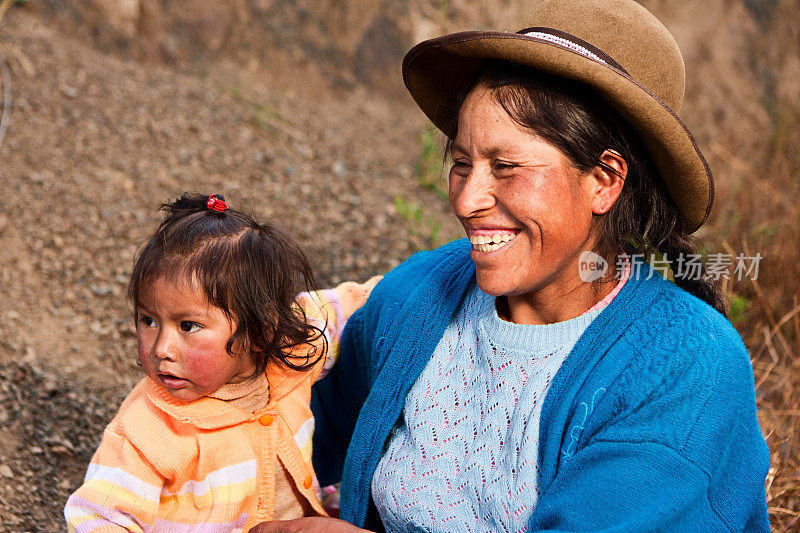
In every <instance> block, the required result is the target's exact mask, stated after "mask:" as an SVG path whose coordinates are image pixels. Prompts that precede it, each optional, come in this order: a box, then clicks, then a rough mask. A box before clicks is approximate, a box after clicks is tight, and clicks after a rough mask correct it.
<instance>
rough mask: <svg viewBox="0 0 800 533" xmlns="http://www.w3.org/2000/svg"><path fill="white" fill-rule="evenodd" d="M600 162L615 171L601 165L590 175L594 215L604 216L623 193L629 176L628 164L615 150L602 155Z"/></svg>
mask: <svg viewBox="0 0 800 533" xmlns="http://www.w3.org/2000/svg"><path fill="white" fill-rule="evenodd" d="M600 161H601V162H602V163H604V164H605V165H607V166H608V167H609V168H611V169H613V172H611V171H610V170H608V168H604V167H601V166H600V165H598V166H596V167H594V168H593V169H592V170H591V171H590V173H591V175H592V177H593V178H594V179H593V180H592V185H591V187H592V189H593V190H592V213H594V214H595V215H602V214H603V213H607V212H608V210H609V209H611V206H613V205H614V202H616V201H617V198H619V195H620V193H621V192H622V186H623V185H625V177H626V176H627V175H628V163H627V162H626V161H625V159H623V157H622V156H621V155H620V154H619V152H616V151H614V150H606V151H604V152H603V153H602V154H600Z"/></svg>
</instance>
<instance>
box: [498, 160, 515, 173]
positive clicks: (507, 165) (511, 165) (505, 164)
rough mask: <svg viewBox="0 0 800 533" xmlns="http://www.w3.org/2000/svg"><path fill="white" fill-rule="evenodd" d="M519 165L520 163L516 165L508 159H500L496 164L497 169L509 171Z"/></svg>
mask: <svg viewBox="0 0 800 533" xmlns="http://www.w3.org/2000/svg"><path fill="white" fill-rule="evenodd" d="M518 166H519V165H516V164H514V163H509V162H507V161H498V162H496V163H495V164H494V168H495V170H497V171H499V172H503V171H509V170H512V169H515V168H517V167H518Z"/></svg>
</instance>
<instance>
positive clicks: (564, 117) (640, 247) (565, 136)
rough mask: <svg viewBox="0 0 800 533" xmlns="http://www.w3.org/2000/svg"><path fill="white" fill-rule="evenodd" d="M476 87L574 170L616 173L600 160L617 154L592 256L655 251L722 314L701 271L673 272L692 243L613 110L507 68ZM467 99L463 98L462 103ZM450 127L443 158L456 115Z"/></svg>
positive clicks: (555, 82) (634, 137)
mask: <svg viewBox="0 0 800 533" xmlns="http://www.w3.org/2000/svg"><path fill="white" fill-rule="evenodd" d="M479 85H480V86H483V87H486V88H487V89H489V90H490V92H491V94H492V97H493V98H495V100H496V101H497V102H498V103H499V104H500V105H501V106H502V107H503V109H505V111H506V112H507V113H508V114H509V116H510V117H511V118H512V119H513V120H514V121H515V122H517V123H518V124H519V125H520V126H522V127H524V128H527V129H529V130H531V131H532V132H534V133H535V134H536V135H537V136H539V137H541V138H542V139H544V140H545V141H547V142H548V143H550V144H552V145H553V146H555V147H556V148H558V149H559V150H560V151H561V153H563V154H564V156H566V158H567V159H568V160H569V161H570V163H571V164H572V165H573V166H574V167H575V168H576V169H577V170H578V171H581V172H587V171H589V170H590V169H592V168H594V167H596V166H600V167H602V168H604V169H605V170H607V171H610V172H614V173H615V174H618V173H617V172H616V171H615V170H614V169H613V168H611V167H609V166H607V165H606V164H605V163H603V162H602V161H601V160H600V156H601V155H602V154H603V152H604V151H605V150H607V149H610V150H614V151H616V152H618V153H619V154H620V155H621V156H622V158H623V159H625V161H626V162H627V164H628V173H627V176H626V177H625V183H624V186H623V187H622V192H621V193H620V196H619V198H618V199H617V201H616V202H615V203H614V205H613V206H612V207H611V209H610V210H609V211H608V212H607V213H605V214H602V215H595V219H594V220H595V228H596V230H597V237H598V243H597V250H596V251H597V253H599V254H600V255H601V256H602V257H604V258H606V259H610V258H613V257H616V255H617V253H618V251H619V250H620V249H621V250H624V251H625V252H626V253H628V254H635V253H641V254H647V253H652V252H653V251H654V250H657V251H658V253H660V254H661V255H662V256H663V257H664V258H665V259H667V260H668V261H669V262H670V265H671V266H672V271H673V277H674V279H675V283H676V284H677V285H678V286H679V287H681V288H683V289H685V290H686V291H688V292H690V293H691V294H694V295H695V296H697V297H698V298H700V299H701V300H703V301H705V302H707V303H708V304H710V305H711V306H713V307H714V308H716V309H717V310H718V311H720V312H721V313H723V314H727V313H726V309H725V303H724V299H723V297H722V294H721V292H720V291H719V290H718V289H717V287H716V286H715V285H714V284H713V283H711V282H710V281H708V280H707V279H705V277H704V273H705V269H704V267H702V268H701V270H702V272H701V273H700V275H697V273H696V272H689V271H687V272H682V271H681V269H680V268H679V261H680V260H681V259H680V258H681V257H685V256H686V255H688V254H694V253H696V251H697V245H696V243H695V240H694V239H693V238H692V237H691V236H690V235H689V234H688V233H686V232H684V231H683V230H682V229H681V226H680V219H679V216H678V209H677V207H676V205H675V202H674V201H673V200H672V198H671V197H670V196H669V193H668V192H667V190H666V188H665V186H664V183H663V181H662V180H661V178H660V176H659V173H658V170H657V169H656V167H655V164H654V163H653V160H652V158H651V157H650V154H649V152H648V151H647V148H646V147H645V145H644V141H642V138H641V137H640V136H639V135H638V134H637V133H636V131H635V130H634V129H633V128H632V127H631V126H630V125H629V124H628V122H627V121H625V120H624V119H623V118H622V117H621V116H620V114H619V113H618V112H617V111H616V110H615V109H614V108H612V107H611V106H610V105H608V104H607V103H606V102H605V101H604V100H603V99H602V98H601V97H599V96H598V95H597V94H596V93H595V92H594V91H593V90H592V89H591V88H590V87H589V86H587V85H585V84H583V83H580V82H577V81H574V80H569V79H566V78H561V77H557V76H553V75H550V74H546V73H543V72H540V71H536V70H533V69H531V68H528V67H525V66H522V65H518V64H515V63H509V62H507V61H496V60H495V61H489V62H488V63H487V64H486V66H485V67H484V68H483V69H482V71H481V72H480V74H479V75H478V77H477V79H476V83H475V84H474V85H473V87H477V86H479ZM467 94H468V93H465V94H463V95H461V102H462V103H463V101H464V99H466V96H467ZM459 108H460V105H459ZM452 120H453V123H452V126H451V127H450V128H449V131H451V132H453V133H452V137H451V138H450V139H449V140H448V146H447V148H448V150H447V152H448V153H449V149H450V148H451V145H452V142H453V139H454V137H455V132H456V131H457V129H458V116H457V115H456V116H454V117H452ZM612 264H614V263H613V262H612ZM692 274H694V275H692Z"/></svg>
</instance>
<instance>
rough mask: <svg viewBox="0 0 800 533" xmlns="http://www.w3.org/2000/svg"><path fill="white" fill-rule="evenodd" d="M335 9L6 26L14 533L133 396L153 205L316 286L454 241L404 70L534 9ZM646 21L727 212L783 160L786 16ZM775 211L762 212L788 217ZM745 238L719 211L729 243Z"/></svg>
mask: <svg viewBox="0 0 800 533" xmlns="http://www.w3.org/2000/svg"><path fill="white" fill-rule="evenodd" d="M344 4H346V5H340V3H338V2H317V1H313V2H312V1H311V0H298V1H297V2H291V3H289V2H279V1H275V2H273V1H271V0H231V2H218V1H217V0H186V2H181V3H180V7H175V6H177V4H170V3H167V2H159V1H158V0H124V1H123V0H63V1H58V2H56V1H54V0H41V1H39V2H16V3H15V5H14V6H13V7H12V8H11V10H10V11H9V12H8V14H7V15H6V17H5V18H4V19H3V20H2V22H0V53H2V56H3V58H4V60H5V63H6V65H7V66H8V69H7V72H4V74H3V90H4V91H6V92H8V91H9V90H10V91H11V94H12V97H13V100H12V105H11V106H10V107H6V106H3V109H4V111H5V112H6V113H7V116H8V118H9V122H8V129H7V131H6V132H5V137H4V139H3V140H2V144H0V301H2V305H0V532H2V531H14V532H17V531H60V530H62V529H63V526H62V518H61V509H62V508H63V505H64V502H65V500H66V498H67V496H68V495H69V493H70V492H71V491H72V490H74V488H75V487H76V486H77V485H78V484H79V483H80V481H81V479H82V476H83V474H84V472H85V468H86V465H87V463H88V461H89V459H90V457H91V454H92V452H93V450H94V448H95V446H96V445H97V443H98V441H99V436H100V433H101V431H102V429H103V427H104V426H105V424H106V423H107V422H108V421H109V420H110V418H111V417H112V416H113V413H114V412H115V410H116V408H117V406H118V404H119V402H120V400H121V399H122V398H123V397H124V396H125V394H126V393H127V392H128V390H130V388H131V387H132V386H133V384H134V383H135V382H136V381H137V380H138V379H139V378H140V374H139V371H138V367H137V366H136V364H135V362H134V347H135V339H134V336H133V333H132V321H131V317H130V309H129V306H128V303H127V302H126V299H125V290H126V284H127V279H128V275H129V273H130V269H131V267H132V263H133V258H134V254H135V252H136V250H137V247H138V246H139V245H140V244H141V243H142V242H143V240H144V239H145V238H146V237H147V235H148V233H149V232H150V231H152V229H153V228H154V225H155V224H156V223H157V222H158V220H159V215H158V213H157V212H156V208H157V206H158V205H159V204H160V203H161V202H163V201H165V200H167V199H168V198H173V197H175V196H177V195H179V194H180V193H181V192H183V191H186V190H191V191H201V192H207V193H211V192H215V193H224V194H225V195H226V197H227V199H228V200H229V203H230V204H232V205H233V206H235V207H237V208H242V209H245V210H248V211H250V212H253V213H256V214H258V215H260V216H262V217H274V218H276V219H278V220H280V221H281V222H282V223H284V224H285V225H286V226H287V227H288V228H290V229H291V230H292V231H293V233H294V234H295V235H296V236H297V238H298V239H299V240H300V242H301V243H302V244H303V246H304V247H305V249H306V250H307V251H308V254H309V256H310V258H311V260H312V262H313V264H314V266H315V269H316V272H317V275H318V278H319V282H320V284H321V285H329V284H334V283H337V282H339V281H341V280H344V279H366V278H368V277H369V276H371V275H373V274H376V273H382V272H385V271H386V270H388V269H390V268H391V267H392V266H394V265H396V264H397V263H398V262H399V261H401V260H402V259H404V258H405V257H407V256H408V255H410V254H411V253H413V252H414V251H416V250H418V249H421V248H427V247H432V246H435V245H437V244H439V243H442V242H446V241H447V240H450V239H451V238H453V237H455V236H457V235H458V234H459V230H458V228H457V225H456V224H455V222H454V221H453V220H452V218H451V217H450V215H449V210H448V208H447V206H446V205H445V204H444V202H443V201H442V200H441V198H440V196H439V195H438V194H437V193H436V192H435V191H434V190H431V189H432V188H435V184H434V186H433V187H430V186H425V185H426V183H428V181H429V180H430V179H431V175H433V176H435V174H436V173H435V172H433V173H432V174H430V175H429V174H428V173H427V172H428V170H426V169H429V168H431V164H433V165H434V166H435V163H436V162H437V156H436V154H435V147H436V141H435V139H434V140H433V141H432V140H431V139H430V136H427V137H426V136H425V135H424V134H425V132H426V129H427V127H428V124H427V122H426V120H425V119H424V117H423V116H422V114H421V113H420V112H419V111H418V110H417V109H416V107H414V106H413V104H412V102H411V100H410V98H409V97H408V96H407V95H406V93H405V92H404V89H403V87H402V80H401V79H400V75H399V61H400V58H401V57H402V53H403V51H404V50H406V49H407V48H408V46H409V45H410V44H412V43H414V42H417V41H418V40H420V39H421V38H423V37H426V36H430V35H432V34H436V33H440V32H441V31H444V30H453V29H455V28H456V27H467V26H469V25H473V26H474V25H476V24H477V23H478V22H481V23H491V24H492V25H493V26H498V24H500V27H502V24H504V23H506V22H507V21H508V20H509V19H513V16H514V15H515V13H517V12H518V11H519V9H520V8H519V7H515V6H512V5H511V4H509V3H507V2H503V1H497V2H490V1H488V0H487V1H483V0H476V1H468V0H453V1H452V2H451V3H450V4H448V2H439V1H433V0H431V1H419V2H414V3H407V4H406V3H403V2H396V1H390V0H384V1H380V2H378V1H372V0H351V1H349V2H346V3H344ZM751 4H752V5H751ZM170 5H171V6H172V7H170ZM647 5H648V7H650V8H651V9H654V10H655V11H656V12H657V13H658V14H659V16H662V17H665V18H666V19H667V20H668V22H669V21H671V22H672V24H671V25H670V24H668V25H669V26H670V27H671V28H673V29H674V30H675V31H676V37H677V38H678V40H679V42H680V43H681V46H682V47H683V48H684V54H685V55H686V58H687V63H689V65H690V67H693V68H694V70H691V69H690V74H691V73H692V72H694V73H697V72H698V71H699V72H704V73H710V74H711V75H710V76H697V75H695V76H691V75H690V77H689V82H688V83H689V88H690V91H691V94H694V95H696V96H695V98H694V99H693V100H689V101H687V103H686V107H685V110H686V111H687V113H686V114H685V115H684V116H685V118H686V121H687V123H688V124H689V126H690V127H691V128H692V129H693V130H695V131H696V133H698V137H699V140H700V143H701V146H710V150H709V153H708V155H709V156H710V159H711V160H712V161H711V162H712V166H713V167H714V168H715V169H717V173H718V176H722V180H721V181H720V180H719V179H718V188H719V191H720V195H721V197H722V198H723V199H725V198H730V197H732V196H733V195H734V194H735V192H736V189H735V188H734V185H731V184H732V183H733V184H736V183H738V182H737V181H736V180H737V179H738V176H739V175H742V176H744V177H743V178H742V179H745V178H746V177H747V176H748V175H749V174H750V172H749V170H750V169H751V167H750V166H749V165H753V164H755V163H753V162H752V161H751V160H748V159H746V158H745V156H744V155H742V152H741V151H738V148H742V147H744V148H746V149H747V150H761V149H762V148H763V146H764V145H767V144H768V143H769V142H773V141H774V139H773V140H772V141H771V140H769V139H766V138H762V136H758V135H756V136H754V135H751V134H750V133H749V132H750V130H751V129H759V128H761V129H765V128H766V129H768V128H769V124H770V122H769V121H770V120H772V119H771V118H770V117H771V115H769V112H768V111H769V110H766V111H765V110H764V108H763V107H760V106H759V104H754V103H753V102H759V101H761V100H759V99H763V97H764V94H763V90H764V89H763V87H762V85H761V84H762V83H763V84H764V86H765V87H766V86H769V87H771V90H773V91H777V93H776V94H777V96H776V98H777V97H778V96H781V94H783V93H781V92H780V91H784V92H786V91H787V89H786V87H787V86H786V84H783V83H782V82H780V81H777V82H776V81H775V80H782V79H793V78H792V76H791V74H792V73H793V72H796V71H797V68H800V67H798V66H797V65H800V63H797V65H796V64H795V63H796V62H795V63H792V62H784V63H785V65H784V66H785V68H784V70H783V71H781V72H780V73H777V74H776V73H775V72H772V73H771V74H770V76H771V78H770V79H772V80H773V83H772V85H769V84H768V83H767V81H769V80H767V81H763V80H764V79H766V78H764V76H762V75H761V74H760V73H761V71H759V70H758V68H757V67H759V66H760V65H761V64H760V63H757V61H756V59H757V58H762V57H767V52H765V51H764V50H765V48H763V47H762V48H758V47H754V46H752V45H751V43H750V41H748V39H750V38H751V37H752V35H753V34H754V33H755V32H758V30H759V28H760V27H761V28H762V29H763V27H765V26H759V24H761V22H759V20H760V19H759V18H758V17H759V16H760V15H758V14H759V13H762V12H765V11H766V10H768V8H769V9H773V8H770V7H769V6H773V5H776V3H775V2H755V1H754V0H753V1H750V0H748V1H744V2H739V1H738V0H737V1H735V2H734V1H727V0H716V1H713V2H710V3H709V4H708V6H705V5H704V6H699V4H698V6H695V7H692V8H689V7H687V9H685V10H681V11H680V12H678V11H676V10H669V9H668V7H669V6H668V5H667V3H666V2H665V1H664V0H651V1H649V2H647ZM780 5H781V6H784V7H785V6H786V5H789V6H790V5H791V3H790V2H782V3H780ZM409 6H411V7H409ZM743 6H747V9H745V7H743ZM753 6H755V7H753ZM765 6H766V7H765ZM756 8H757V9H756ZM698 10H700V11H702V13H700V11H698ZM748 10H749V11H748ZM759 10H761V11H759ZM701 15H702V16H701ZM757 15H758V16H757ZM770 16H771V17H772V16H773V15H770ZM670 17H672V18H670ZM773 18H775V19H776V20H778V19H779V18H780V17H778V16H774V17H773ZM701 20H702V21H703V22H699V21H701ZM487 21H488V22H487ZM734 30H735V31H734ZM708 42H711V45H709V44H708ZM750 50H753V51H752V52H751V51H750ZM770 50H772V49H770ZM756 52H758V54H759V55H758V56H756ZM770 53H774V51H773V52H770ZM779 55H780V54H779ZM780 57H781V58H782V57H784V56H780ZM786 57H790V58H791V57H794V56H791V54H788V55H786ZM779 59H780V58H779ZM770 61H772V59H770ZM775 61H776V62H779V61H778V60H777V59H776V60H775ZM751 63H752V64H751ZM754 65H755V66H754ZM786 65H788V66H786ZM792 69H794V70H792ZM762 70H763V69H762ZM767 72H769V71H768V70H767ZM762 74H763V73H762ZM794 79H796V77H795V78H794ZM712 80H713V83H712ZM742 80H744V81H742ZM789 87H794V88H795V90H796V86H794V85H791V84H789ZM787 94H788V95H789V96H788V97H787V98H794V96H792V95H793V94H794V93H792V92H791V90H788V92H787ZM784 96H785V95H784ZM733 110H736V111H735V112H734V111H733ZM737 113H738V114H737ZM711 117H713V119H712V118H711ZM743 119H744V121H746V123H747V125H748V128H749V129H748V130H747V131H746V132H743V133H741V134H739V133H736V132H737V131H738V130H737V129H736V128H740V129H741V124H742V123H743ZM712 123H713V124H716V126H715V127H716V129H713V128H712V127H711V126H710V125H711V124H712ZM789 124H791V122H789ZM720 132H732V133H730V135H731V137H730V138H731V139H733V141H735V142H727V140H728V137H725V136H724V135H720ZM726 134H727V133H726ZM711 139H714V142H711ZM737 143H738V144H737ZM731 154H733V155H731ZM420 169H422V170H420ZM421 173H422V174H424V175H422V176H421V175H420V174H421ZM726 180H727V181H726ZM736 186H737V187H738V185H736ZM762 187H767V188H768V187H769V186H768V185H762ZM773 192H774V191H771V190H769V189H767V190H766V193H769V194H773ZM766 193H765V194H764V195H763V197H764V198H767V197H768V195H767V194H766ZM774 196H775V197H776V198H777V199H776V200H774V202H773V203H771V204H769V206H770V207H769V208H770V209H773V210H774V209H776V207H775V206H776V205H777V206H778V208H779V209H785V210H789V209H790V208H789V207H787V206H788V205H789V204H788V200H786V199H784V198H783V197H781V196H780V195H778V194H775V195H774ZM770 198H771V197H770ZM781 202H783V203H781ZM762 203H764V202H762ZM723 205H725V204H724V203H723ZM759 209H762V207H760V206H759V205H756V206H754V207H753V210H754V211H757V210H759ZM764 209H766V207H764ZM792 209H795V212H796V206H795V207H793V208H792ZM781 213H783V211H782V212H781ZM733 216H734V215H733V214H731V213H730V212H728V211H725V210H724V209H723V211H721V212H720V211H718V212H717V215H716V218H715V219H714V220H715V221H714V224H717V226H716V227H719V225H720V224H722V223H723V222H724V223H726V224H727V223H730V224H734V223H740V220H739V219H738V218H737V219H736V220H733V218H731V217H733ZM779 216H781V217H785V218H786V219H789V217H788V216H787V215H784V214H781V215H779ZM726 217H729V218H731V221H728V219H727V218H726ZM720 221H722V222H720ZM712 227H714V226H712ZM789 268H796V265H794V264H792V265H790V266H789ZM765 287H766V290H767V291H770V290H773V289H772V288H770V287H768V286H767V282H765ZM754 331H755V330H754ZM773 367H774V365H773ZM779 368H780V367H779ZM765 433H769V434H772V430H771V429H769V428H767V429H765ZM777 435H778V436H780V435H781V434H780V433H777ZM775 438H776V437H773V439H775ZM781 438H783V437H781ZM789 442H793V441H789ZM792 446H793V445H792ZM791 449H794V448H791V447H790V450H791ZM792 453H796V452H791V451H789V452H786V457H788V458H789V459H791V457H793V456H792ZM788 516H789V518H791V515H788Z"/></svg>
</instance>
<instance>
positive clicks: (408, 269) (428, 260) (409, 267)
mask: <svg viewBox="0 0 800 533" xmlns="http://www.w3.org/2000/svg"><path fill="white" fill-rule="evenodd" d="M469 246H470V245H469V241H468V240H467V239H459V240H456V241H452V242H450V243H448V244H445V245H444V246H441V247H439V248H436V249H434V250H424V251H421V252H417V253H415V254H414V255H412V256H411V257H409V258H408V259H406V260H405V261H403V262H402V263H400V264H399V265H397V266H396V267H394V268H393V269H392V270H390V271H389V272H387V273H386V275H385V276H384V277H383V279H382V280H381V281H380V283H378V285H377V286H376V287H375V289H374V290H373V291H372V294H371V296H370V303H371V304H373V305H374V304H375V303H378V302H382V301H384V300H386V299H391V300H393V301H402V300H404V299H405V298H406V297H408V296H409V295H410V294H411V293H412V292H414V291H416V290H417V289H419V287H420V286H421V285H423V284H424V283H425V281H426V280H430V279H431V276H433V275H435V276H437V277H439V278H440V277H441V276H449V275H450V274H451V273H456V272H458V271H459V270H461V269H463V268H465V267H469V266H470V265H472V260H471V259H470V256H469Z"/></svg>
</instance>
